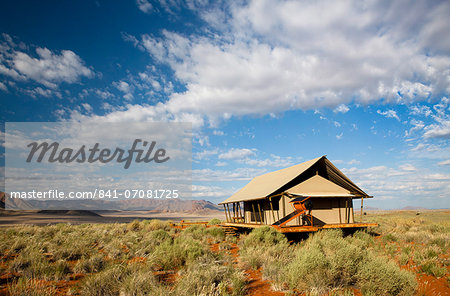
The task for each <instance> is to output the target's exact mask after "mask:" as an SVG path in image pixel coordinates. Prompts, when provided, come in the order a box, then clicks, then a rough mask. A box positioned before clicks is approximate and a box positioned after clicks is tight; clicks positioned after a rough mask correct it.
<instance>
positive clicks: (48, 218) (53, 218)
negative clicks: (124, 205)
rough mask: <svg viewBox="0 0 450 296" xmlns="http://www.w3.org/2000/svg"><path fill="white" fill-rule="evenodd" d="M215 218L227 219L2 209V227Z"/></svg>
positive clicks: (213, 215) (214, 215)
mask: <svg viewBox="0 0 450 296" xmlns="http://www.w3.org/2000/svg"><path fill="white" fill-rule="evenodd" d="M213 218H218V219H225V214H224V213H221V212H211V213H175V212H169V213H154V212H147V211H125V212H107V213H101V216H95V215H67V214H47V213H37V212H36V211H20V212H19V211H5V210H1V211H0V227H5V226H11V225H20V224H27V225H47V224H56V223H71V224H83V223H127V222H131V221H133V220H135V219H160V220H171V221H174V222H176V221H181V220H184V221H209V220H211V219H213Z"/></svg>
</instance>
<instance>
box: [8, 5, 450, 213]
mask: <svg viewBox="0 0 450 296" xmlns="http://www.w3.org/2000/svg"><path fill="white" fill-rule="evenodd" d="M448 15H450V3H449V2H448V1H432V2H431V1H406V0H405V1H313V2H311V1H275V0H273V1H265V0H263V1H211V3H209V2H208V1H171V0H166V1H146V0H138V1H136V2H133V1H44V2H42V1H9V2H2V4H0V33H1V36H0V96H1V105H2V108H1V109H2V112H1V118H0V120H1V122H2V123H4V122H8V121H61V120H63V121H87V120H98V121H105V120H106V121H110V122H125V121H182V122H186V121H187V122H192V125H193V127H194V140H193V156H194V157H193V160H194V163H193V179H194V186H193V190H194V191H193V195H194V196H195V197H196V198H200V199H208V200H211V201H214V202H218V201H221V200H222V199H224V198H226V197H228V196H229V195H230V194H232V193H233V192H235V191H236V190H238V189H239V188H240V187H242V186H243V185H245V184H246V183H247V182H248V181H249V180H250V179H251V178H252V177H254V176H256V175H259V174H262V173H265V172H269V171H273V170H276V169H281V168H283V167H287V166H290V165H294V164H297V163H299V162H303V161H306V160H309V159H311V158H315V157H318V156H322V155H327V156H328V158H329V159H330V160H331V161H332V162H334V163H335V165H336V166H337V167H338V168H340V169H341V170H342V171H343V172H344V173H346V174H347V175H348V176H349V177H350V178H351V179H352V180H354V181H355V182H356V183H357V184H358V185H360V187H361V188H362V189H363V190H365V191H366V192H367V193H369V194H371V195H374V197H375V198H374V199H373V200H370V201H369V202H368V203H367V205H369V206H373V207H379V208H401V207H404V206H423V207H428V208H444V207H445V208H448V207H449V206H450V147H449V139H450V109H449V108H450V100H449V92H450V57H449V53H450V37H449V35H448V32H449V30H450V22H449V21H448ZM2 161H4V159H2Z"/></svg>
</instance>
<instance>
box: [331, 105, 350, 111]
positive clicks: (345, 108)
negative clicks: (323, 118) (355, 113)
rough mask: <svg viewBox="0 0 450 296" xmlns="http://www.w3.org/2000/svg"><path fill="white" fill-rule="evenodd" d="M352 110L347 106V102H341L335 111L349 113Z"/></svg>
mask: <svg viewBox="0 0 450 296" xmlns="http://www.w3.org/2000/svg"><path fill="white" fill-rule="evenodd" d="M349 110H350V108H349V107H347V106H346V105H345V104H340V105H339V106H337V107H336V108H335V109H334V110H333V111H334V112H335V113H337V112H340V113H347V112H348V111H349Z"/></svg>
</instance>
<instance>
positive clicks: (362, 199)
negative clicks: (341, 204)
mask: <svg viewBox="0 0 450 296" xmlns="http://www.w3.org/2000/svg"><path fill="white" fill-rule="evenodd" d="M363 202H364V196H362V197H361V221H360V222H361V223H362V220H363Z"/></svg>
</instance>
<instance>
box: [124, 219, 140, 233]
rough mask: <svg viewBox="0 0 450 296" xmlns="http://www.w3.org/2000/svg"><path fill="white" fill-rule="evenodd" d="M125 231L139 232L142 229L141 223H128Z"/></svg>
mask: <svg viewBox="0 0 450 296" xmlns="http://www.w3.org/2000/svg"><path fill="white" fill-rule="evenodd" d="M127 229H128V230H129V231H139V230H141V229H142V226H141V222H140V221H139V220H134V221H133V222H131V223H128V225H127Z"/></svg>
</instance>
